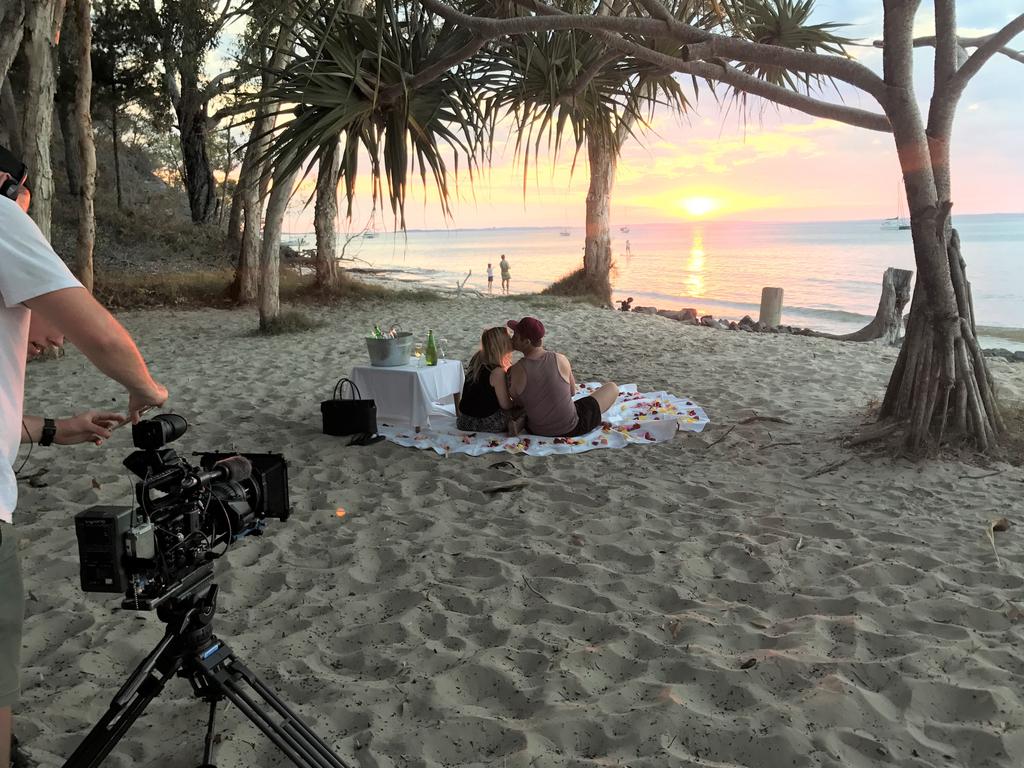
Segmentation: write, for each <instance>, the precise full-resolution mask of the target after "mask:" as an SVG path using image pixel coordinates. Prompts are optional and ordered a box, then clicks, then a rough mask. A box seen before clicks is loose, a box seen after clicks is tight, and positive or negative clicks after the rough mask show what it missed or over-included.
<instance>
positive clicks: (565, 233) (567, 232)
mask: <svg viewBox="0 0 1024 768" xmlns="http://www.w3.org/2000/svg"><path fill="white" fill-rule="evenodd" d="M558 234H560V235H561V236H562V237H568V236H569V235H571V234H572V232H570V231H569V230H568V229H563V230H562V231H561V232H559V233H558Z"/></svg>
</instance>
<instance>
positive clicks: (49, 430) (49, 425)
mask: <svg viewBox="0 0 1024 768" xmlns="http://www.w3.org/2000/svg"><path fill="white" fill-rule="evenodd" d="M56 436H57V422H56V421H54V420H53V419H43V433H42V435H40V437H39V444H40V445H42V446H47V445H53V438H55V437H56Z"/></svg>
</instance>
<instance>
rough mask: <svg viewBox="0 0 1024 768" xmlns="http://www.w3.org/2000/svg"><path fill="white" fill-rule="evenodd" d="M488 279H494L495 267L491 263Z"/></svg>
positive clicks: (488, 267) (488, 268) (488, 269)
mask: <svg viewBox="0 0 1024 768" xmlns="http://www.w3.org/2000/svg"><path fill="white" fill-rule="evenodd" d="M487 279H488V280H493V279H494V267H492V266H491V265H490V264H488V265H487Z"/></svg>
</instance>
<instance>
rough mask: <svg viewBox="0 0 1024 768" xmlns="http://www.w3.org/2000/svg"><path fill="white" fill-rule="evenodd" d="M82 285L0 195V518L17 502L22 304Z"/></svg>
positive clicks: (24, 348)
mask: <svg viewBox="0 0 1024 768" xmlns="http://www.w3.org/2000/svg"><path fill="white" fill-rule="evenodd" d="M81 285H82V284H81V283H80V282H78V280H76V279H75V276H74V275H72V274H71V270H69V269H68V268H67V266H66V265H65V264H64V262H63V261H61V260H60V256H58V255H57V254H56V253H55V252H54V250H53V248H51V247H50V244H49V243H48V242H46V238H45V237H43V233H42V232H40V231H39V227H37V226H36V223H35V222H34V221H32V219H31V218H29V216H28V214H26V213H25V212H24V211H22V210H21V208H19V207H18V204H17V203H15V202H14V201H13V200H9V199H7V198H6V197H0V299H2V301H0V520H4V521H6V522H8V523H10V522H11V517H12V515H13V514H14V507H15V506H16V504H17V502H18V482H17V480H16V479H15V477H14V461H15V459H16V458H17V456H18V445H19V444H20V442H21V420H22V406H23V405H24V401H25V360H26V356H27V353H28V323H29V317H30V315H31V312H30V311H29V310H28V308H27V307H25V306H23V305H22V303H21V302H23V301H26V300H28V299H34V298H35V297H36V296H42V295H43V294H46V293H51V292H52V291H59V290H60V289H62V288H80V287H81Z"/></svg>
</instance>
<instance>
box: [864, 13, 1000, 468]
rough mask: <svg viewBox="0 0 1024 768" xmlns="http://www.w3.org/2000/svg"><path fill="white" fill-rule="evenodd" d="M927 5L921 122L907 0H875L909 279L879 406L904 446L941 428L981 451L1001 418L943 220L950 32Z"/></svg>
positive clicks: (939, 434) (918, 446)
mask: <svg viewBox="0 0 1024 768" xmlns="http://www.w3.org/2000/svg"><path fill="white" fill-rule="evenodd" d="M936 7H937V9H938V10H939V11H941V13H939V12H937V15H936V23H937V27H936V32H937V37H938V38H941V39H942V40H943V44H942V46H941V47H937V48H936V84H935V89H934V91H933V93H932V99H931V105H930V114H929V122H928V127H927V130H926V129H925V125H924V123H923V121H922V118H921V113H920V109H919V107H918V105H917V102H916V100H915V96H914V91H913V78H912V74H911V70H912V65H913V55H912V52H913V43H912V30H913V17H914V11H915V10H916V4H914V3H909V4H908V3H903V2H902V0H886V2H885V21H884V26H885V39H886V46H885V48H884V49H883V69H884V73H885V80H886V83H887V84H888V85H889V86H890V94H889V101H888V103H887V104H886V115H887V116H888V117H889V121H890V123H891V124H892V127H893V139H894V140H895V142H896V152H897V155H898V157H899V160H900V167H901V168H902V170H903V183H904V187H905V188H906V191H907V203H908V205H909V207H910V223H911V232H912V235H913V239H914V259H915V261H916V263H917V274H918V280H917V285H916V286H915V288H914V296H913V299H912V301H911V309H910V319H909V320H908V322H907V336H906V339H905V340H904V342H903V346H902V347H901V349H900V355H899V357H898V358H897V361H896V367H895V368H894V369H893V372H892V376H891V377H890V379H889V386H888V388H887V389H886V393H885V400H884V401H883V403H882V411H881V415H882V417H883V418H892V419H898V420H902V421H905V422H906V423H907V429H906V435H905V442H906V446H907V447H908V448H909V449H910V450H912V451H915V452H917V451H920V450H922V449H923V448H924V447H925V446H926V445H928V444H930V443H932V442H935V443H938V444H941V443H942V441H943V440H944V438H945V437H946V435H947V432H950V433H953V434H955V435H957V436H966V437H968V438H970V439H973V440H974V442H975V444H976V445H977V447H978V448H979V449H980V450H982V451H985V450H988V449H989V448H991V447H992V446H994V445H995V443H996V441H997V440H998V438H999V435H1000V433H1001V432H1002V431H1003V428H1004V425H1003V419H1002V414H1001V413H1000V410H999V404H998V402H997V399H996V394H995V387H994V386H993V382H992V377H991V374H990V373H989V371H988V368H987V365H986V363H985V356H984V354H983V353H982V350H981V347H980V345H979V344H978V340H977V337H976V335H975V331H974V308H973V306H972V300H971V291H970V285H969V284H968V283H967V280H966V274H965V266H966V265H965V264H964V262H963V259H962V258H961V255H960V239H959V236H958V235H957V234H956V232H955V231H954V230H953V229H952V226H951V224H950V219H949V214H950V211H951V209H952V203H951V202H950V189H951V187H950V176H949V147H950V139H951V134H952V118H953V113H954V107H955V100H956V98H955V97H954V96H953V95H950V94H947V93H946V92H945V90H944V89H945V88H946V86H947V84H948V82H949V80H948V78H949V77H950V76H951V75H952V74H953V73H954V72H955V71H956V67H957V64H956V59H957V55H956V50H955V49H956V45H955V37H956V33H955V18H953V16H954V14H952V13H950V6H949V5H948V4H943V5H942V6H941V8H940V6H939V4H936Z"/></svg>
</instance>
